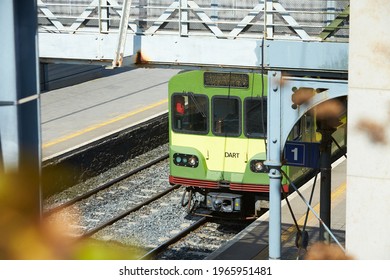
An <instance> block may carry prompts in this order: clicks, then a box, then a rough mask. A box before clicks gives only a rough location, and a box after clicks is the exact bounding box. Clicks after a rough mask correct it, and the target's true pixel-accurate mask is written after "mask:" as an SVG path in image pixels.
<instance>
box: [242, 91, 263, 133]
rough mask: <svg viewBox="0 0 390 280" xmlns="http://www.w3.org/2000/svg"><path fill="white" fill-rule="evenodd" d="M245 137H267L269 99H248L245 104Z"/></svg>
mask: <svg viewBox="0 0 390 280" xmlns="http://www.w3.org/2000/svg"><path fill="white" fill-rule="evenodd" d="M244 115H245V117H244V120H245V129H244V132H245V135H246V136H247V137H249V138H263V137H265V136H266V135H267V99H266V98H246V99H245V102H244Z"/></svg>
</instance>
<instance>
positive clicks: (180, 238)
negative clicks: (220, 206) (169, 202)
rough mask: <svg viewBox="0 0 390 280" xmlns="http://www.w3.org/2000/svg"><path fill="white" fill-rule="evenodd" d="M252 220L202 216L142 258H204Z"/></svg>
mask: <svg viewBox="0 0 390 280" xmlns="http://www.w3.org/2000/svg"><path fill="white" fill-rule="evenodd" d="M249 224H250V222H244V221H242V222H237V221H227V220H216V219H213V218H211V217H202V218H201V219H199V220H198V221H197V222H195V223H193V224H191V225H190V226H188V227H187V228H185V229H184V230H182V231H180V232H178V233H177V234H176V235H175V236H173V237H171V238H170V239H168V240H167V241H165V242H164V243H162V244H160V245H159V246H157V247H156V248H154V249H152V250H150V251H149V252H147V253H146V254H145V255H144V256H142V257H141V258H140V259H141V260H145V259H159V260H202V259H206V258H207V257H208V256H209V255H210V254H211V253H212V252H214V251H215V250H217V249H218V248H220V247H221V246H222V245H223V244H225V243H226V242H228V241H229V240H231V239H232V238H233V237H234V236H235V235H236V234H238V233H239V232H240V231H242V230H243V229H244V228H245V227H247V226H248V225H249Z"/></svg>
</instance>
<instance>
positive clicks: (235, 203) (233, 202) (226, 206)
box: [206, 192, 242, 213]
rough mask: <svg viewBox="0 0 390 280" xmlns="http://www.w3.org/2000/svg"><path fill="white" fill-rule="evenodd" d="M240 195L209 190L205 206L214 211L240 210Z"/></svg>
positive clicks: (230, 211) (228, 211)
mask: <svg viewBox="0 0 390 280" xmlns="http://www.w3.org/2000/svg"><path fill="white" fill-rule="evenodd" d="M241 203H242V195H239V194H232V193H217V192H210V193H208V194H207V200H206V207H207V208H208V209H210V210H212V211H216V212H226V213H232V212H241Z"/></svg>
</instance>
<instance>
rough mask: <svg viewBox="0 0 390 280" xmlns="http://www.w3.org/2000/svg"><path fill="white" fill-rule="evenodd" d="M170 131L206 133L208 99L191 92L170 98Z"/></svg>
mask: <svg viewBox="0 0 390 280" xmlns="http://www.w3.org/2000/svg"><path fill="white" fill-rule="evenodd" d="M171 108H172V110H171V111H172V129H173V131H175V132H183V133H195V134H207V133H208V125H207V124H208V98H207V96H206V95H201V94H194V93H192V92H186V93H177V94H174V95H173V96H172V104H171Z"/></svg>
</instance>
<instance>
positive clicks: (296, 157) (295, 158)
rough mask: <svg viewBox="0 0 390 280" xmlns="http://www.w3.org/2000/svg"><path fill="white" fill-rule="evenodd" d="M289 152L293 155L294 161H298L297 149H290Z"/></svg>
mask: <svg viewBox="0 0 390 280" xmlns="http://www.w3.org/2000/svg"><path fill="white" fill-rule="evenodd" d="M291 152H292V153H293V154H294V161H297V160H298V148H294V149H292V150H291Z"/></svg>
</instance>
